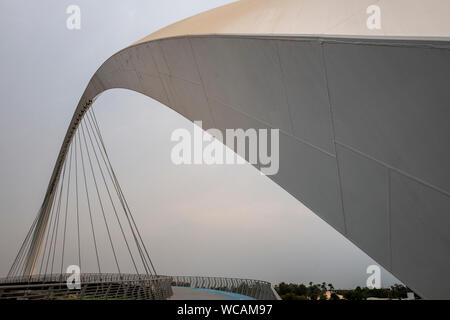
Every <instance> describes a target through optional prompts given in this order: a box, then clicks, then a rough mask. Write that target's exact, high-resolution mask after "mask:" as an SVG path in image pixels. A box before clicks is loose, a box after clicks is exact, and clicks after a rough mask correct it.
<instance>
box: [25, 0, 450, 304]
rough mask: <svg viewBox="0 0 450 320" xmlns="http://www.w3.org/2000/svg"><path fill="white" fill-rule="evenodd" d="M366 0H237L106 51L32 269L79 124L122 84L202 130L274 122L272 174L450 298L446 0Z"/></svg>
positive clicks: (382, 259) (386, 259)
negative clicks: (371, 17)
mask: <svg viewBox="0 0 450 320" xmlns="http://www.w3.org/2000/svg"><path fill="white" fill-rule="evenodd" d="M338 2H339V5H338V4H337V3H338ZM371 2H372V1H351V0H346V1H331V0H330V1H322V2H320V1H312V0H308V1H307V0H303V1H288V0H285V1H279V0H278V1H269V0H261V1H253V0H248V1H240V2H236V3H233V4H231V5H228V6H224V7H221V8H218V9H215V10H212V11H208V12H206V13H203V14H200V15H198V16H195V17H192V18H189V19H186V20H183V21H182V22H180V23H177V24H174V25H172V26H169V27H167V28H164V29H162V30H161V31H158V32H156V33H154V34H152V35H150V36H149V37H146V38H144V39H142V40H141V41H139V42H137V43H136V44H134V45H132V46H130V47H128V48H126V49H124V50H122V51H120V52H118V53H116V54H115V55H113V56H112V57H111V58H109V59H108V60H107V61H106V62H105V63H104V64H103V65H102V66H101V67H100V68H99V69H98V70H97V72H96V73H95V74H94V76H93V77H92V78H91V80H90V82H89V84H88V86H87V88H86V90H85V92H84V94H83V96H82V98H81V99H80V102H79V104H78V106H77V109H76V110H75V113H74V116H73V119H72V121H71V124H70V126H69V129H68V131H67V133H66V136H65V139H64V142H63V145H62V147H61V151H60V154H59V156H58V159H57V163H56V165H55V169H54V172H53V174H52V177H51V180H50V183H49V187H48V190H47V193H46V196H45V199H44V203H43V205H42V209H41V216H40V220H39V222H38V226H39V227H38V228H37V231H36V233H35V234H34V239H35V240H36V241H33V243H36V246H35V247H33V249H32V250H30V254H29V256H28V260H27V261H28V263H27V268H26V271H25V272H26V274H29V273H32V271H33V267H34V263H35V258H36V257H37V255H38V253H39V250H40V241H39V239H40V237H41V235H42V232H43V231H45V226H46V223H47V218H48V209H49V206H50V204H51V202H52V201H51V200H52V198H53V196H54V186H55V185H56V184H57V182H58V179H59V174H60V171H61V166H62V163H63V162H64V159H65V155H66V152H67V149H68V146H69V144H70V141H71V139H72V136H73V133H74V132H75V131H76V129H77V126H78V123H79V122H80V120H81V119H82V117H83V115H84V113H85V111H86V110H87V108H89V106H90V104H91V103H92V100H94V99H95V97H96V96H97V95H99V94H100V93H101V92H103V91H105V90H107V89H110V88H127V89H131V90H135V91H138V92H141V93H143V94H145V95H147V96H150V97H152V98H154V99H156V100H158V101H159V102H161V103H163V104H165V105H167V106H168V107H170V108H172V109H173V110H175V111H177V112H179V113H180V114H182V115H183V116H185V117H186V118H188V119H190V120H192V121H193V120H202V121H203V124H204V129H207V128H211V127H215V128H219V129H225V128H243V129H247V128H279V129H280V171H279V173H278V174H277V175H275V176H271V177H270V178H271V179H272V180H274V181H275V182H276V183H277V184H279V185H280V186H281V187H283V188H284V189H285V190H286V191H288V192H289V193H291V194H292V195H293V196H294V197H296V198H297V199H299V200H300V201H302V202H303V203H304V204H305V205H307V206H308V207H309V208H310V209H312V210H313V211H314V212H315V213H316V214H317V215H319V216H320V217H321V218H322V219H324V220H325V221H326V222H328V223H329V224H330V225H331V226H333V227H334V228H335V229H336V230H338V231H339V232H341V233H342V234H343V235H344V236H346V237H347V238H348V239H350V240H351V241H352V242H353V243H355V244H356V245H357V246H358V247H360V248H361V249H362V250H364V251H365V252H366V253H367V254H369V255H370V256H371V257H372V258H374V259H375V260H376V261H377V262H379V263H380V264H381V265H383V266H384V267H385V268H386V269H387V270H389V271H391V272H392V273H393V274H395V275H396V276H397V277H398V278H399V279H401V280H402V281H404V282H405V283H406V284H407V285H408V286H410V287H411V288H413V289H414V290H415V291H416V292H417V293H419V294H421V295H422V296H425V297H428V298H449V297H450V296H449V292H450V271H449V270H450V254H449V252H450V234H449V232H448V227H447V226H448V223H449V222H450V216H449V213H450V166H449V163H450V150H449V148H448V137H449V136H450V126H449V125H448V123H449V121H450V108H449V106H448V101H450V94H449V91H448V82H449V78H448V75H449V74H450V58H449V42H448V40H449V37H448V36H449V35H450V28H449V26H450V23H449V21H448V19H446V17H443V16H442V15H446V12H448V9H449V2H448V1H445V0H442V1H441V0H435V1H431V2H430V3H432V5H434V6H432V5H429V7H427V9H428V10H425V11H424V10H423V7H421V6H419V5H418V3H419V2H420V1H403V0H398V1H383V0H379V1H377V4H378V5H380V6H381V7H382V8H383V7H384V9H386V10H385V11H383V12H385V15H384V17H385V18H384V20H383V23H385V25H386V27H385V29H382V30H381V31H379V32H378V31H370V30H368V29H367V28H366V26H365V20H364V19H363V18H365V17H366V16H367V13H366V11H365V9H366V6H367V5H368V4H369V3H371ZM401 4H404V5H405V6H409V7H410V9H411V10H409V11H405V10H403V9H404V7H401V6H400V5H401ZM330 5H331V7H330ZM330 8H331V9H330ZM419 12H420V15H419ZM423 12H425V13H426V14H425V15H423ZM332 13H335V14H336V15H337V16H336V17H333V18H329V17H330V14H332ZM405 16H406V18H405ZM326 17H328V18H326ZM441 18H442V19H441ZM439 19H440V20H439ZM436 21H437V22H436ZM434 22H436V23H434ZM425 24H426V28H421V29H420V28H419V29H420V30H419V31H417V28H416V27H417V25H425ZM389 30H391V31H390V32H389V33H388V31H389ZM374 36H376V37H374ZM419 128H426V129H427V130H426V131H425V130H422V131H421V130H420V129H419Z"/></svg>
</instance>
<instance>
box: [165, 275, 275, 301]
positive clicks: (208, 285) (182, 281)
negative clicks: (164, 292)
mask: <svg viewBox="0 0 450 320" xmlns="http://www.w3.org/2000/svg"><path fill="white" fill-rule="evenodd" d="M172 279H173V280H172V286H177V287H190V288H202V289H212V290H219V291H225V292H232V293H237V294H241V295H244V296H248V297H251V298H254V299H257V300H280V297H279V296H278V294H277V293H276V291H275V290H274V289H273V288H272V285H271V284H270V282H267V281H260V280H253V279H238V278H224V277H197V276H172Z"/></svg>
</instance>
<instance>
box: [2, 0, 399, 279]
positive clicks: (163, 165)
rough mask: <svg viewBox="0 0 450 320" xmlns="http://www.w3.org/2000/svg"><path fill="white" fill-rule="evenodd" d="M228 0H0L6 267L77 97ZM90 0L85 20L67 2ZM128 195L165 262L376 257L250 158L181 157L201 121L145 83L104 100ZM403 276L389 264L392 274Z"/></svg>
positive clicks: (276, 272) (342, 261)
mask: <svg viewBox="0 0 450 320" xmlns="http://www.w3.org/2000/svg"><path fill="white" fill-rule="evenodd" d="M228 2H231V1H220V0H190V1H185V0H164V1H160V0H128V1H121V0H114V1H112V0H97V1H91V0H83V1H82V0H72V1H63V0H36V1H29V0H0V30H2V31H1V35H2V38H1V41H0V46H1V47H0V67H1V69H0V70H1V75H0V98H1V108H0V276H5V275H6V273H7V271H8V269H9V267H10V265H11V263H12V261H13V259H14V257H15V254H16V253H17V251H18V248H19V245H20V243H21V241H22V240H23V238H24V237H25V235H26V232H27V230H28V228H29V226H30V224H31V222H32V220H33V217H34V216H35V214H36V212H37V210H38V209H39V207H40V205H41V202H42V200H43V196H44V193H45V191H46V188H47V184H48V180H49V178H50V175H51V172H52V169H53V166H54V163H55V160H56V156H57V153H58V151H59V148H60V145H61V142H62V139H63V136H64V134H65V131H66V129H67V126H68V123H69V121H70V119H71V117H72V114H73V111H74V109H75V106H76V104H77V102H78V100H79V98H80V96H81V94H82V93H83V90H84V88H85V86H86V85H87V83H88V81H89V79H90V77H91V76H92V74H93V73H94V72H95V71H96V69H97V68H98V67H99V66H100V65H101V63H102V62H103V61H105V60H106V59H107V58H108V57H109V56H111V55H112V54H114V53H115V52H116V51H118V50H120V49H122V48H123V47H125V46H128V45H129V44H131V43H132V42H134V41H136V40H138V39H140V38H142V37H144V36H146V35H148V34H150V33H152V32H154V31H156V30H158V29H159V28H161V27H164V26H166V25H168V24H170V23H173V22H176V21H178V20H180V19H182V18H185V17H188V16H191V15H193V14H195V13H198V12H201V11H204V10H207V9H210V8H213V7H216V6H219V5H222V4H225V3H228ZM71 4H76V5H79V6H80V8H81V30H68V29H67V28H66V19H67V17H68V15H67V14H66V8H67V7H68V6H69V5H71ZM95 109H96V112H97V117H98V120H99V122H100V124H101V127H102V133H103V136H104V138H105V141H106V144H107V147H108V149H109V153H110V157H111V160H112V163H113V166H114V169H115V170H116V172H117V174H118V177H119V180H120V182H121V185H122V188H123V189H124V191H125V193H126V195H127V199H128V202H129V203H130V204H131V207H132V210H133V213H134V215H135V218H136V220H137V222H138V224H139V225H140V230H141V233H142V234H143V237H144V241H145V242H146V244H147V245H148V247H149V248H150V250H151V256H152V259H153V261H154V262H155V265H156V268H157V270H158V272H159V273H160V274H169V275H210V276H229V277H244V278H255V279H261V280H268V281H271V282H273V283H277V282H280V281H289V282H304V283H308V282H309V281H313V282H322V281H326V282H331V283H333V284H334V286H335V287H341V288H343V287H345V288H348V287H355V286H356V285H365V282H366V278H367V276H368V275H367V274H366V268H367V266H369V265H371V264H376V263H375V262H374V261H373V260H372V259H370V258H369V257H368V256H367V255H366V254H364V253H363V252H362V251H361V250H359V249H358V248H357V247H355V246H354V245H353V244H351V243H350V242H349V241H348V240H346V239H345V238H344V237H343V236H342V235H340V234H339V233H338V232H336V231H335V230H334V229H333V228H331V227H330V226H328V225H327V224H326V223H325V222H323V221H322V220H321V219H320V218H318V217H317V216H316V215H315V214H314V213H312V212H311V211H309V210H308V209H307V208H306V207H304V206H303V205H302V204H301V203H300V202H298V200H296V199H295V198H293V197H292V196H290V195H289V194H288V193H287V192H285V191H284V190H283V189H281V188H280V187H279V186H278V185H276V184H275V183H274V182H272V181H271V180H270V179H268V178H266V177H264V176H262V175H260V174H259V172H258V171H257V170H256V169H254V168H253V167H252V166H250V165H222V166H206V165H192V166H175V165H174V164H172V162H171V160H170V151H171V148H172V146H173V145H174V143H173V142H171V141H170V135H171V133H172V131H173V130H175V129H177V128H189V129H190V128H191V123H190V122H189V121H188V120H186V119H184V118H183V117H182V116H180V115H179V114H177V113H175V112H173V111H172V110H170V109H169V108H167V107H165V106H164V105H162V104H160V103H158V102H156V101H154V100H152V99H150V98H148V97H146V96H143V95H140V94H138V93H134V92H131V91H127V90H118V89H117V90H110V91H108V92H105V93H104V94H102V95H101V96H100V97H99V98H98V99H97V101H96V102H95ZM398 282H399V281H398V280H396V279H395V278H394V277H392V276H391V275H390V274H388V273H387V272H385V271H383V272H382V284H383V286H387V285H391V284H393V283H398Z"/></svg>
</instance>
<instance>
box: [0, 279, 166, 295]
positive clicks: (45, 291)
mask: <svg viewBox="0 0 450 320" xmlns="http://www.w3.org/2000/svg"><path fill="white" fill-rule="evenodd" d="M70 276H71V274H52V275H33V276H31V277H28V276H24V277H9V278H4V279H0V299H48V300H52V299H92V300H103V299H108V300H114V299H117V300H125V299H126V300H133V299H139V300H163V299H167V298H169V297H170V296H172V287H171V283H172V278H171V277H168V276H151V275H138V274H108V273H106V274H94V273H93V274H89V273H88V274H80V286H81V288H80V289H79V290H74V289H69V286H68V285H67V279H68V278H69V277H70Z"/></svg>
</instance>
